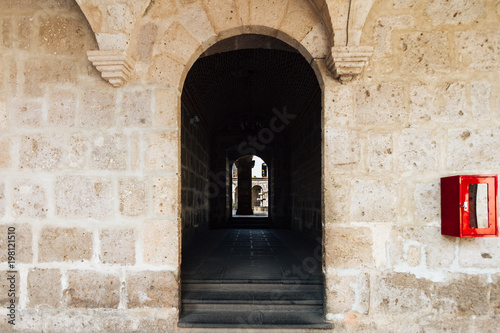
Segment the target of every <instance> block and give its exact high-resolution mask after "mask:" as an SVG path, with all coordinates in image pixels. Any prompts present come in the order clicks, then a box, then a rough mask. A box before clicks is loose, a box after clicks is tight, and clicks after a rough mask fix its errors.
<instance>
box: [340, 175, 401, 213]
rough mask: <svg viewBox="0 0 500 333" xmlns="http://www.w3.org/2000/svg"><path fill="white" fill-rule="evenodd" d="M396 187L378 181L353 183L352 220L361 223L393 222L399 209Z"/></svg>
mask: <svg viewBox="0 0 500 333" xmlns="http://www.w3.org/2000/svg"><path fill="white" fill-rule="evenodd" d="M396 185H397V184H392V183H387V182H382V181H376V180H356V181H353V182H352V191H353V192H352V199H351V209H350V212H351V219H353V220H354V221H360V222H393V221H394V220H395V219H396V216H397V207H398V204H397V203H398V199H397V198H398V196H397V191H396Z"/></svg>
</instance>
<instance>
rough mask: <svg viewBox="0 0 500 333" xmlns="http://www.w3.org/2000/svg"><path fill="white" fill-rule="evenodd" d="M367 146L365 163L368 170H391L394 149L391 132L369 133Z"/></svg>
mask: <svg viewBox="0 0 500 333" xmlns="http://www.w3.org/2000/svg"><path fill="white" fill-rule="evenodd" d="M367 147H368V150H367V153H366V164H367V169H368V171H369V172H382V171H391V170H393V168H394V167H393V164H394V155H393V152H394V149H393V139H392V135H391V134H388V133H383V134H379V133H370V135H369V136H368V142H367Z"/></svg>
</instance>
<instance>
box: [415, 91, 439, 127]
mask: <svg viewBox="0 0 500 333" xmlns="http://www.w3.org/2000/svg"><path fill="white" fill-rule="evenodd" d="M432 88H434V87H431V89H432ZM410 90H411V91H410V121H411V122H412V123H415V122H421V121H429V120H435V119H437V115H438V106H439V101H438V97H439V95H440V94H436V93H434V90H435V89H432V92H430V91H429V90H428V85H425V84H421V83H415V84H412V85H411V88H410Z"/></svg>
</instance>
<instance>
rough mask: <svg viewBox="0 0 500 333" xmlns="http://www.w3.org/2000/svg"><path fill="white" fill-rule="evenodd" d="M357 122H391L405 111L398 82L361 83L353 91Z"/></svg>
mask: <svg viewBox="0 0 500 333" xmlns="http://www.w3.org/2000/svg"><path fill="white" fill-rule="evenodd" d="M355 99H356V104H355V106H356V108H355V113H354V114H355V117H356V122H357V123H358V124H363V125H368V124H370V125H373V124H391V123H398V122H400V121H401V117H402V115H403V114H404V113H405V106H404V98H403V86H402V85H401V83H399V82H390V83H385V82H384V83H379V84H371V85H361V86H359V87H358V89H357V91H356V93H355Z"/></svg>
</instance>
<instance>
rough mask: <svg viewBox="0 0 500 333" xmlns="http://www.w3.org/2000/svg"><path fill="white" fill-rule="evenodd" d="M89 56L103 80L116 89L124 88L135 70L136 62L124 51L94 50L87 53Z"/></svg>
mask: <svg viewBox="0 0 500 333" xmlns="http://www.w3.org/2000/svg"><path fill="white" fill-rule="evenodd" d="M87 56H88V59H89V60H90V61H91V62H92V64H93V65H94V67H95V68H97V70H98V71H99V72H101V76H102V78H103V79H104V80H106V81H108V82H109V83H110V84H111V85H112V86H114V87H121V86H123V85H124V84H125V83H126V82H127V80H128V78H129V77H130V75H131V74H132V71H133V70H134V62H133V61H132V59H131V58H130V57H129V56H128V55H127V53H126V52H125V51H124V50H93V51H87Z"/></svg>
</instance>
